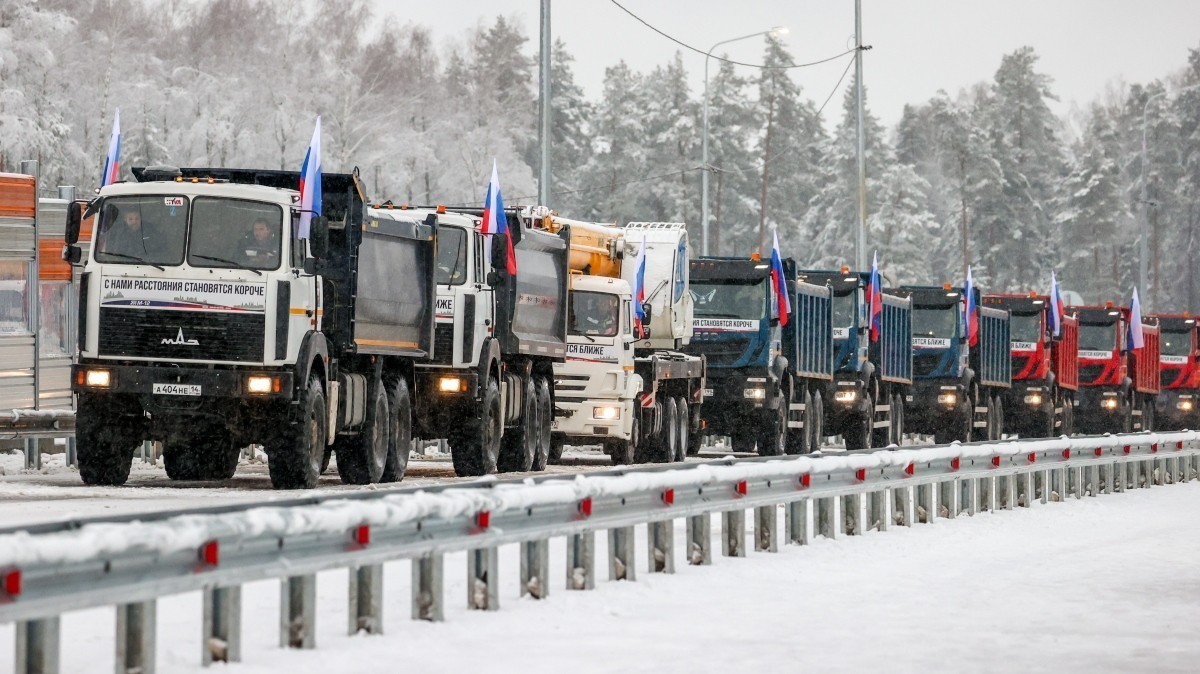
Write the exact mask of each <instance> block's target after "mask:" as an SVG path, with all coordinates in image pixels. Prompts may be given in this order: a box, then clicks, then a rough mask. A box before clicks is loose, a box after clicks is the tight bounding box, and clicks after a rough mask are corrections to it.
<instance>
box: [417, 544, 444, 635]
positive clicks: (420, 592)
mask: <svg viewBox="0 0 1200 674" xmlns="http://www.w3.org/2000/svg"><path fill="white" fill-rule="evenodd" d="M443 597H444V595H443V592H442V555H440V554H432V555H429V556H428V557H418V558H417V559H414V560H412V617H413V620H428V621H430V622H441V621H443V620H445V618H446V615H445V611H444V610H443V608H444V606H445V602H444V600H443Z"/></svg>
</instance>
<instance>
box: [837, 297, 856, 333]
mask: <svg viewBox="0 0 1200 674" xmlns="http://www.w3.org/2000/svg"><path fill="white" fill-rule="evenodd" d="M857 299H858V293H856V292H849V293H846V294H845V295H834V296H833V327H835V328H852V327H854V310H855V307H856V305H857V304H858V302H857V301H856V300H857Z"/></svg>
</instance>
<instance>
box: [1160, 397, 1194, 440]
mask: <svg viewBox="0 0 1200 674" xmlns="http://www.w3.org/2000/svg"><path fill="white" fill-rule="evenodd" d="M1155 417H1156V419H1155V421H1156V423H1157V424H1158V429H1156V430H1183V429H1185V428H1189V429H1191V428H1200V392H1198V391H1178V390H1167V391H1163V392H1162V393H1159V394H1158V400H1157V401H1156V406H1155Z"/></svg>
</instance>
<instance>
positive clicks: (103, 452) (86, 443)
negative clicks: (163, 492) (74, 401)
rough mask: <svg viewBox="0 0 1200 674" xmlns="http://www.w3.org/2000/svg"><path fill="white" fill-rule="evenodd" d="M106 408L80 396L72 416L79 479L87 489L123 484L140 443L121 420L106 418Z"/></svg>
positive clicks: (99, 403)
mask: <svg viewBox="0 0 1200 674" xmlns="http://www.w3.org/2000/svg"><path fill="white" fill-rule="evenodd" d="M107 407H108V406H107V405H105V404H104V403H102V402H100V401H97V400H94V399H92V397H91V396H90V395H87V394H80V396H79V407H78V410H77V412H76V415H75V419H76V421H75V440H76V448H77V450H76V453H77V461H78V463H79V477H80V478H82V479H83V483H84V484H86V485H89V486H108V487H115V486H119V485H123V484H125V481H126V480H128V479H129V470H130V468H131V467H132V466H133V452H134V450H135V449H137V445H138V444H139V442H140V440H139V439H138V438H135V437H133V435H132V434H131V433H130V432H129V430H128V426H127V425H126V424H124V423H120V421H121V419H119V418H114V417H113V416H111V415H109V414H108V410H107Z"/></svg>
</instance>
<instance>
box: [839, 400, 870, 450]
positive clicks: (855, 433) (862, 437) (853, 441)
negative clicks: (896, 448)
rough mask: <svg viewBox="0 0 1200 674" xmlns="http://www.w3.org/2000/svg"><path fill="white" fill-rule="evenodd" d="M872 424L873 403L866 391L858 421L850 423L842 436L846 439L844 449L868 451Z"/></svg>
mask: <svg viewBox="0 0 1200 674" xmlns="http://www.w3.org/2000/svg"><path fill="white" fill-rule="evenodd" d="M874 423H875V401H874V400H872V399H871V393H870V392H869V391H868V392H867V393H866V394H864V395H863V404H862V410H861V411H860V413H859V417H858V419H856V420H854V421H851V422H850V428H849V430H848V431H847V432H846V433H845V434H843V436H842V437H844V438H845V439H846V449H870V448H871V439H872V436H873V435H874V433H873V432H872V431H873V430H874V429H873V428H872V424H874Z"/></svg>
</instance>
